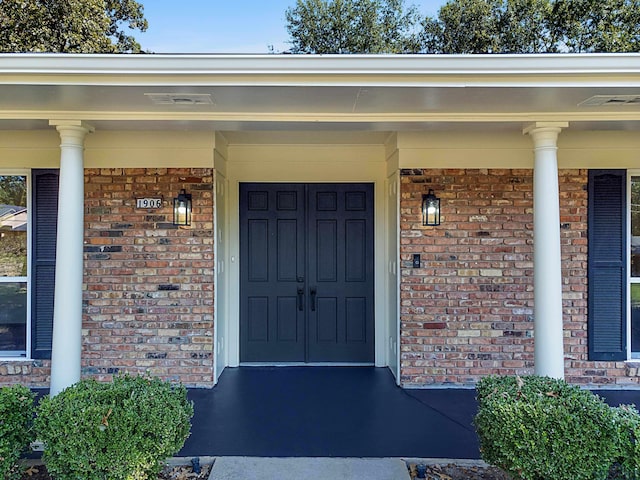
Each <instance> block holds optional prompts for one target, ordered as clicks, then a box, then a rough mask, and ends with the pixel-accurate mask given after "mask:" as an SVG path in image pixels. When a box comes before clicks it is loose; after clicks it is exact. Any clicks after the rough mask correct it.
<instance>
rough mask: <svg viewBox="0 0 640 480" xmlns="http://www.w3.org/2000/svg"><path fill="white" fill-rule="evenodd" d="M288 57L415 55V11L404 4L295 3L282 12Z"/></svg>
mask: <svg viewBox="0 0 640 480" xmlns="http://www.w3.org/2000/svg"><path fill="white" fill-rule="evenodd" d="M285 16H286V21H287V31H288V32H289V35H290V36H291V44H292V48H291V51H292V53H407V52H411V51H416V49H417V48H418V46H417V35H415V34H414V27H415V26H416V24H417V21H418V13H417V9H416V7H414V6H411V7H405V1H404V0H297V1H296V5H295V6H294V7H290V8H288V9H287V10H286V12H285Z"/></svg>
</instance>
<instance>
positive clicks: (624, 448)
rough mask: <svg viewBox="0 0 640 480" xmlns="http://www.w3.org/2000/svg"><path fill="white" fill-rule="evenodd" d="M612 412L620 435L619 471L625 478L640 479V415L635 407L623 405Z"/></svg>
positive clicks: (618, 447)
mask: <svg viewBox="0 0 640 480" xmlns="http://www.w3.org/2000/svg"><path fill="white" fill-rule="evenodd" d="M612 411H613V418H614V423H615V425H616V428H617V435H618V438H617V440H618V441H617V451H616V457H617V459H616V460H617V464H618V465H617V466H618V470H619V472H620V474H621V475H622V477H623V478H626V479H636V478H640V414H638V411H637V410H636V409H635V407H634V406H633V405H621V406H619V407H616V408H613V409H612Z"/></svg>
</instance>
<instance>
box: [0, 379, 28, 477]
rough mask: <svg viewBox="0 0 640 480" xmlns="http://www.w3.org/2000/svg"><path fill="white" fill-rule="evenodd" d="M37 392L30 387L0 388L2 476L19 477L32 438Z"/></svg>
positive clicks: (0, 473) (0, 469)
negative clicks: (21, 458) (23, 454)
mask: <svg viewBox="0 0 640 480" xmlns="http://www.w3.org/2000/svg"><path fill="white" fill-rule="evenodd" d="M33 410H34V395H33V393H32V392H31V390H29V389H28V388H27V387H23V386H22V385H13V386H10V387H3V388H0V478H3V479H5V480H10V479H13V478H20V468H19V465H18V460H19V459H20V455H21V454H22V453H23V452H24V451H25V450H26V449H27V448H28V447H29V443H30V442H31V441H32V440H33V438H32V434H31V422H32V421H33Z"/></svg>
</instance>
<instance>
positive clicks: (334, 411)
mask: <svg viewBox="0 0 640 480" xmlns="http://www.w3.org/2000/svg"><path fill="white" fill-rule="evenodd" d="M189 395H190V397H191V399H192V400H194V402H195V409H196V413H195V416H194V418H193V421H192V424H193V427H192V429H191V437H190V438H189V439H188V440H187V443H186V445H185V446H184V448H183V449H182V451H181V452H180V455H182V456H195V455H213V456H238V455H246V456H259V457H265V456H269V457H272V456H273V457H403V456H404V457H440V458H445V457H446V458H478V456H479V454H478V443H477V440H476V435H475V432H474V430H473V426H472V425H471V421H472V419H473V415H474V414H475V409H476V406H475V399H474V395H475V392H474V391H473V390H455V389H451V390H403V389H400V388H398V387H397V386H396V385H395V381H394V379H393V376H392V375H391V373H390V372H389V370H388V369H386V368H370V367H334V368H331V367H243V368H233V369H229V368H227V369H225V371H224V372H223V374H222V375H221V377H220V381H219V383H218V385H217V386H216V387H215V388H214V389H212V390H190V391H189Z"/></svg>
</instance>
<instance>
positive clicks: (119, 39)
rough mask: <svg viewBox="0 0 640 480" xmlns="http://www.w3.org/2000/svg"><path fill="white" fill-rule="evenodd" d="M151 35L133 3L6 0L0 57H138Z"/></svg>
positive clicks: (0, 6) (0, 19) (1, 6)
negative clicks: (140, 37)
mask: <svg viewBox="0 0 640 480" xmlns="http://www.w3.org/2000/svg"><path fill="white" fill-rule="evenodd" d="M123 24H124V25H126V27H127V29H133V30H140V31H142V32H144V31H145V30H146V29H147V21H146V20H145V18H144V14H143V8H142V6H141V5H140V4H139V3H138V2H136V1H133V0H2V1H0V52H62V53H136V52H140V45H139V44H138V43H137V42H136V41H135V39H134V38H133V36H131V35H128V34H127V33H126V31H125V30H123V29H122V26H123Z"/></svg>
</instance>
